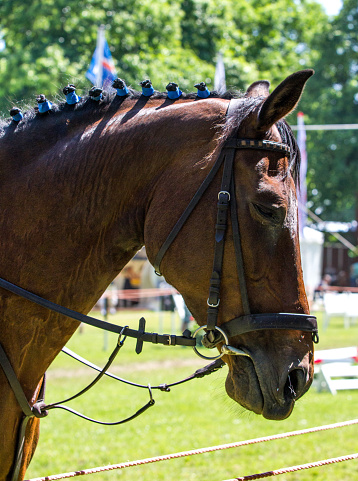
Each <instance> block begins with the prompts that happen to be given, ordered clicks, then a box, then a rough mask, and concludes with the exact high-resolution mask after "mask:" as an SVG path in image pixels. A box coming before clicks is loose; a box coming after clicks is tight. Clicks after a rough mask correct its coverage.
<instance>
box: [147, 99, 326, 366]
mask: <svg viewBox="0 0 358 481" xmlns="http://www.w3.org/2000/svg"><path fill="white" fill-rule="evenodd" d="M238 102H241V99H235V100H231V101H230V104H229V107H228V111H227V116H228V117H230V116H231V115H233V112H235V110H236V107H237V103H238ZM239 149H255V150H268V151H274V152H280V153H283V154H285V155H287V154H290V151H291V148H290V147H289V146H288V145H286V144H283V143H280V142H272V141H269V140H251V139H238V138H236V132H235V134H234V135H232V136H231V137H229V138H228V139H227V140H226V141H225V143H224V145H223V147H222V150H221V152H220V154H219V157H218V158H217V160H216V161H215V163H214V165H213V167H212V169H211V171H210V172H209V174H208V175H207V177H206V178H205V180H204V181H203V183H202V184H201V186H200V187H199V189H198V190H197V192H196V193H195V195H194V197H193V198H192V200H191V201H190V203H189V205H188V207H187V208H186V209H185V211H184V212H183V214H182V215H181V217H180V219H179V220H178V222H177V223H176V224H175V226H174V227H173V229H172V231H171V232H170V234H169V235H168V237H167V239H166V240H165V241H164V243H163V244H162V246H161V248H160V250H159V252H158V254H157V256H156V258H155V261H154V269H155V272H156V273H157V274H158V275H161V272H160V265H161V262H162V260H163V257H164V255H165V254H166V252H167V251H168V249H169V247H170V246H171V244H172V243H173V241H174V240H175V238H176V237H177V235H178V234H179V232H180V231H181V229H182V227H183V226H184V224H185V222H186V221H187V219H188V218H189V216H190V215H191V213H192V212H193V210H194V208H195V207H196V205H197V204H198V202H199V201H200V199H201V198H202V196H203V194H204V192H205V191H206V189H207V188H208V187H209V185H210V184H211V182H212V180H213V179H214V177H215V176H216V174H217V173H218V171H219V169H220V168H221V166H222V165H223V175H222V180H221V187H220V191H219V192H218V204H217V217H216V227H215V250H214V261H213V270H212V274H211V279H210V287H209V296H208V300H207V304H208V309H207V320H206V324H205V325H203V326H201V327H199V329H197V331H196V332H195V333H194V335H193V336H194V337H195V336H196V334H197V333H198V332H199V331H201V330H202V329H206V334H205V336H204V338H203V344H204V345H205V347H208V348H213V347H215V346H217V345H218V344H219V343H223V345H222V346H221V348H220V354H219V355H218V356H215V357H207V356H204V355H202V354H201V353H199V352H198V351H197V349H196V347H195V346H194V350H195V352H196V353H197V354H198V355H199V356H201V357H203V358H204V359H218V358H220V357H222V356H223V355H224V354H232V355H243V356H248V357H250V356H249V354H248V353H247V352H246V351H245V350H243V349H238V348H234V347H232V346H230V345H229V338H232V337H234V336H239V335H241V334H244V333H247V332H252V331H258V330H268V329H286V330H287V329H288V330H298V331H305V332H311V333H312V338H313V342H315V343H318V341H319V338H318V329H317V319H316V317H314V316H311V315H308V314H295V313H267V314H262V313H260V314H252V313H251V311H250V303H249V298H248V292H247V287H246V277H245V271H244V262H243V253H242V243H241V236H240V228H239V220H238V215H237V205H236V196H235V181H234V160H235V153H236V150H239ZM229 208H230V214H231V215H230V216H231V227H232V234H233V241H234V248H235V258H236V269H237V274H238V281H239V290H240V294H241V303H242V308H243V311H244V315H243V316H240V317H237V318H235V319H232V320H230V321H227V322H225V323H224V324H221V325H220V327H219V326H217V319H218V313H219V305H220V284H221V278H222V269H223V255H224V245H225V232H226V230H227V226H228V211H229Z"/></svg>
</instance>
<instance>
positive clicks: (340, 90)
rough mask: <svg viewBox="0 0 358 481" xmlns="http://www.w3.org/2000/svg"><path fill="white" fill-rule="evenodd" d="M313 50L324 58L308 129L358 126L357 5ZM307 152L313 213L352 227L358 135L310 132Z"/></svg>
mask: <svg viewBox="0 0 358 481" xmlns="http://www.w3.org/2000/svg"><path fill="white" fill-rule="evenodd" d="M312 47H313V49H314V50H315V51H317V52H320V56H319V57H318V58H317V60H316V62H315V70H316V75H315V76H314V77H313V78H312V79H311V80H310V82H309V84H308V85H307V89H306V91H305V94H304V96H303V99H302V103H301V105H300V109H302V110H303V112H304V113H305V114H307V119H306V123H310V124H350V123H351V124H356V123H358V3H357V0H344V2H343V8H342V10H341V12H340V13H339V15H338V16H337V17H335V18H334V19H333V21H332V22H331V23H330V24H327V25H326V27H325V29H324V31H323V34H322V35H321V36H319V37H316V39H315V41H314V43H313V45H312ZM291 120H292V119H291ZM307 150H308V155H309V159H308V161H309V164H308V165H309V169H308V200H309V202H310V205H311V208H312V210H314V211H315V212H316V213H317V214H318V215H320V216H321V217H322V218H323V219H325V220H340V221H351V220H352V219H354V218H355V209H356V201H357V192H358V169H357V161H358V131H357V130H341V131H338V130H336V131H308V132H307Z"/></svg>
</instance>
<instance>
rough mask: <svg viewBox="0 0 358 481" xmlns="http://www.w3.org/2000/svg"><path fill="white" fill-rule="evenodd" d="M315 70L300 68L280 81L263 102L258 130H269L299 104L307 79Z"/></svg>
mask: <svg viewBox="0 0 358 481" xmlns="http://www.w3.org/2000/svg"><path fill="white" fill-rule="evenodd" d="M313 74H314V70H312V69H307V70H300V71H299V72H296V73H294V74H292V75H290V76H289V77H287V78H286V80H284V81H283V82H281V83H280V85H279V86H278V87H276V88H275V90H274V91H273V92H272V94H271V95H269V96H268V97H267V99H266V100H265V101H264V103H263V104H262V107H261V109H260V112H259V114H258V118H257V128H258V130H264V131H266V130H268V129H269V128H270V127H272V125H273V124H274V123H276V122H277V121H278V120H280V119H282V118H283V117H285V116H286V115H287V114H289V113H290V112H292V110H293V109H294V108H295V107H296V105H297V104H298V101H299V100H300V97H301V94H302V92H303V88H304V86H305V84H306V82H307V80H308V79H309V78H310V77H311V76H312V75H313Z"/></svg>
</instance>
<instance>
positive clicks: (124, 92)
mask: <svg viewBox="0 0 358 481" xmlns="http://www.w3.org/2000/svg"><path fill="white" fill-rule="evenodd" d="M128 93H129V90H128V88H127V86H126V85H125V86H124V88H123V89H117V95H119V97H125V96H126V95H127V94H128Z"/></svg>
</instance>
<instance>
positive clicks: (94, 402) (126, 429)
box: [27, 311, 358, 481]
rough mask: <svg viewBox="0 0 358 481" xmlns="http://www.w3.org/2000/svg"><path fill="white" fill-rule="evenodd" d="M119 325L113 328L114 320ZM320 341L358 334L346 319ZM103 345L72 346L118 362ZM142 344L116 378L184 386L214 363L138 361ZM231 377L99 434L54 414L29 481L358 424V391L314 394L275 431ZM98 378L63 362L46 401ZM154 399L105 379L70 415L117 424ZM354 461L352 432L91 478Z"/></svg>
mask: <svg viewBox="0 0 358 481" xmlns="http://www.w3.org/2000/svg"><path fill="white" fill-rule="evenodd" d="M142 314H143V313H141V312H135V311H132V312H128V311H125V312H121V313H119V315H118V316H115V318H114V319H115V320H116V322H118V323H119V324H121V325H125V324H129V325H130V326H131V327H136V322H137V321H136V320H137V319H139V317H140V316H141V315H142ZM145 317H146V318H147V319H148V327H147V330H149V331H156V330H157V329H158V314H155V313H148V312H146V313H145ZM133 320H135V322H133ZM110 321H112V322H113V318H112V319H110ZM170 322H171V321H170V314H167V315H166V319H165V321H164V324H165V331H166V332H170ZM321 322H322V321H321V319H320V318H319V323H320V324H321ZM320 338H321V341H320V344H319V348H320V349H326V348H332V347H344V346H351V345H356V344H357V343H358V326H357V325H354V326H352V327H351V328H350V329H344V328H343V320H342V319H340V318H333V319H332V320H331V322H330V325H329V328H328V329H327V331H325V332H321V335H320ZM103 340H104V335H103V333H102V332H100V331H98V330H96V329H94V328H90V327H85V328H84V332H83V333H82V334H80V333H76V334H75V335H74V336H73V338H72V339H71V341H70V343H69V344H68V347H69V348H70V349H73V350H75V351H76V352H78V353H79V354H80V355H83V356H84V357H87V358H89V359H90V360H91V361H92V362H94V363H97V364H100V365H103V364H104V363H105V362H106V360H107V358H108V356H109V353H110V351H109V350H108V351H106V352H105V351H103ZM108 342H109V345H110V346H113V347H114V345H115V342H116V336H115V335H111V334H110V335H109V336H108ZM134 345H135V343H134V341H133V340H131V339H127V340H126V342H125V345H124V347H123V349H122V351H121V352H120V353H119V355H118V358H117V359H116V361H115V365H114V367H113V371H115V372H116V373H118V375H120V376H122V377H127V378H129V379H130V380H133V381H135V382H140V383H143V384H147V383H151V384H152V385H155V384H158V383H162V382H172V381H176V380H179V379H181V378H183V377H185V376H187V375H189V374H191V373H192V372H193V371H194V370H196V369H197V368H198V367H199V366H200V365H204V364H205V362H204V361H203V362H200V361H199V358H198V357H196V356H195V355H194V354H193V352H192V350H191V349H187V348H182V347H174V348H171V347H162V346H155V345H144V349H143V353H142V354H141V355H140V356H137V355H136V354H135V352H134ZM226 372H227V371H226V368H223V369H222V370H221V371H220V372H218V373H214V374H212V375H211V376H209V377H207V378H204V379H199V380H194V381H191V382H189V383H186V384H183V385H181V386H177V387H174V388H172V391H171V392H170V393H163V392H160V391H155V392H154V398H155V400H156V404H155V406H153V407H151V408H150V409H149V410H148V411H147V412H146V413H144V414H143V415H142V416H140V417H139V418H137V419H135V420H134V421H131V422H130V423H127V424H124V425H122V426H115V427H106V426H97V425H94V424H92V423H88V422H85V421H83V420H81V419H79V418H75V417H73V416H72V415H70V414H68V413H66V412H64V411H61V410H56V411H52V412H50V414H49V416H48V417H47V418H46V419H44V420H42V421H41V438H40V443H39V446H38V448H37V451H36V454H35V456H34V459H33V461H32V463H31V466H30V467H29V469H28V472H27V478H33V477H36V476H45V475H50V474H57V473H62V472H71V471H76V470H80V469H86V468H91V467H95V466H104V465H109V464H116V463H121V462H125V461H128V460H136V459H143V458H147V457H152V456H158V455H161V454H168V453H175V452H179V451H186V450H190V449H196V448H200V447H206V446H214V445H219V444H225V443H231V442H235V441H240V440H245V439H252V438H256V437H262V436H266V435H272V434H275V433H282V432H288V431H293V430H297V429H304V428H308V427H313V426H318V425H323V424H331V423H335V422H340V421H344V420H348V419H353V418H357V417H358V391H345V392H339V393H338V394H337V395H336V396H332V395H331V394H329V393H318V392H317V391H316V390H315V388H311V390H310V391H309V393H308V394H306V395H305V396H304V397H303V398H302V400H300V401H299V402H298V403H297V405H296V407H295V410H294V412H293V414H292V415H291V416H290V418H288V419H287V420H284V421H280V422H274V421H268V420H265V419H262V418H261V417H260V416H256V415H254V414H252V413H249V412H247V411H244V410H243V409H242V408H241V407H240V406H238V405H237V404H236V403H234V402H233V401H231V400H230V399H229V398H228V397H227V395H226V393H225V389H224V381H225V376H226ZM91 376H93V374H91V373H88V372H87V370H86V368H84V367H81V366H78V365H77V363H75V361H73V360H71V359H70V358H68V357H67V356H65V355H63V354H61V355H60V356H59V357H58V358H57V359H56V361H55V362H54V363H53V365H52V366H51V368H50V370H49V375H48V385H47V398H46V401H47V402H52V401H57V400H59V399H63V398H65V397H68V396H69V395H70V394H71V393H74V392H76V391H77V390H78V389H80V388H81V387H83V386H84V385H86V383H88V382H89V381H90V379H91ZM148 399H149V397H148V392H147V390H145V389H136V388H133V387H128V386H125V385H123V384H121V383H117V382H115V381H113V380H110V379H103V380H102V381H101V383H100V385H99V386H98V387H95V388H94V389H93V390H92V391H90V392H89V393H87V394H85V395H84V397H83V398H80V399H78V400H76V401H73V402H72V403H71V407H73V408H74V409H77V410H79V411H81V412H82V411H83V412H85V413H86V414H87V415H89V416H92V417H95V418H97V419H101V420H107V421H115V420H118V419H121V418H124V417H127V416H129V415H130V414H132V413H133V412H135V411H136V410H137V409H139V407H141V406H142V405H144V404H145V403H146V402H147V401H148ZM355 452H358V439H357V427H356V426H352V427H346V428H342V429H339V430H334V431H328V432H323V433H316V434H308V435H304V436H300V437H295V438H291V439H288V440H287V439H286V440H277V441H272V442H270V443H262V444H258V445H252V446H246V447H242V448H232V449H228V450H225V451H221V452H216V453H209V454H204V455H198V456H192V457H189V458H182V459H176V460H171V461H165V462H160V463H155V464H149V465H146V466H140V467H132V468H126V469H124V470H116V471H110V472H107V473H100V474H94V475H91V476H89V477H87V478H88V479H91V480H93V481H114V480H117V479H125V480H126V481H132V480H138V479H140V480H141V481H149V480H150V481H153V480H154V481H156V480H166V481H174V480H175V481H177V480H185V481H191V480H193V481H194V480H203V481H222V480H225V479H231V478H234V477H237V476H243V475H247V474H253V473H258V472H262V471H267V470H272V469H278V468H281V467H284V466H292V465H297V464H304V463H308V462H311V461H317V460H320V459H326V458H331V457H336V456H341V455H345V454H352V453H355ZM357 469H358V461H348V462H345V463H340V464H337V465H330V466H326V467H322V468H315V469H311V470H307V471H301V472H298V473H292V474H287V475H281V476H280V477H279V478H278V479H279V480H280V481H296V480H300V481H308V480H310V481H312V480H315V481H323V480H327V479H332V480H340V481H345V480H347V481H348V480H350V481H352V480H354V479H356V473H357ZM83 479H86V478H85V477H84V478H83Z"/></svg>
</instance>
